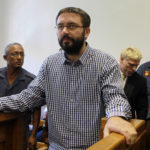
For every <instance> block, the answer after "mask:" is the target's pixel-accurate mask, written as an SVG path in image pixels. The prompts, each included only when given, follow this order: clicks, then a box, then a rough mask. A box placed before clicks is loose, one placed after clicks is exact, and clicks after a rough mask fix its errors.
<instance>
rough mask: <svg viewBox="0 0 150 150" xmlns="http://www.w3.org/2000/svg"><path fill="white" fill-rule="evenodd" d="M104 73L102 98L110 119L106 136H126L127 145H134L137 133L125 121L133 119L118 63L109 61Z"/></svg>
mask: <svg viewBox="0 0 150 150" xmlns="http://www.w3.org/2000/svg"><path fill="white" fill-rule="evenodd" d="M102 73H103V74H102V78H101V89H102V98H103V101H104V105H105V112H106V118H107V119H108V120H107V123H106V125H105V128H104V136H108V135H109V134H110V133H111V132H117V133H120V134H122V135H124V136H125V139H126V143H127V144H129V145H130V144H133V143H134V142H135V139H136V137H137V132H136V130H135V128H134V127H133V126H132V125H131V123H129V122H128V121H126V120H124V119H123V118H125V119H129V118H131V107H130V105H129V102H128V100H127V97H126V95H125V93H124V90H123V86H122V79H121V74H120V69H119V66H118V64H117V62H116V61H115V60H114V59H109V60H107V63H106V64H105V66H104V67H103V72H102ZM119 116H120V117H119ZM121 117H123V118H121Z"/></svg>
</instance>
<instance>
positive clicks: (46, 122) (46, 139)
mask: <svg viewBox="0 0 150 150" xmlns="http://www.w3.org/2000/svg"><path fill="white" fill-rule="evenodd" d="M42 138H43V141H44V142H45V143H46V144H48V118H47V113H46V118H45V127H43V135H42Z"/></svg>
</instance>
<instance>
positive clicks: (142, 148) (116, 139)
mask: <svg viewBox="0 0 150 150" xmlns="http://www.w3.org/2000/svg"><path fill="white" fill-rule="evenodd" d="M130 122H131V123H132V124H133V126H134V127H135V128H136V130H137V132H138V137H137V139H136V143H135V144H134V145H132V146H130V147H128V146H127V145H126V144H125V138H124V136H123V135H120V134H118V133H111V134H110V135H109V136H107V137H105V138H102V137H103V128H104V126H105V123H106V119H105V118H103V119H102V124H101V132H100V137H101V140H100V141H98V142H97V143H95V144H94V145H92V146H91V147H89V148H88V150H147V149H146V130H145V121H144V120H137V119H132V120H131V121H130Z"/></svg>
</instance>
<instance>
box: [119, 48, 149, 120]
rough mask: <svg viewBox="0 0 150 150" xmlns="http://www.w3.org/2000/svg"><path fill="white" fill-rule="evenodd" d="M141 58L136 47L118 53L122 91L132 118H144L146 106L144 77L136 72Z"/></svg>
mask: <svg viewBox="0 0 150 150" xmlns="http://www.w3.org/2000/svg"><path fill="white" fill-rule="evenodd" d="M141 58H142V54H141V52H140V51H139V50H138V49H136V48H132V47H128V48H126V49H124V50H123V51H122V52H121V55H120V70H121V72H122V75H123V76H124V77H125V78H124V80H125V83H124V91H125V94H126V96H127V98H128V101H129V103H130V105H131V110H132V118H136V117H137V118H138V119H143V120H145V119H146V115H147V106H148V100H147V85H146V79H145V78H143V77H142V76H140V75H139V74H137V72H136V69H137V67H138V65H139V64H140V60H141ZM135 113H136V114H135ZM136 115H137V116H136Z"/></svg>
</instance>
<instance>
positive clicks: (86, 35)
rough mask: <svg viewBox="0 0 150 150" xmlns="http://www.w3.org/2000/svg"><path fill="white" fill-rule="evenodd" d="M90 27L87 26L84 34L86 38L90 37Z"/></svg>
mask: <svg viewBox="0 0 150 150" xmlns="http://www.w3.org/2000/svg"><path fill="white" fill-rule="evenodd" d="M90 31H91V30H90V27H87V28H85V35H84V37H85V40H86V39H87V38H88V36H89V34H90Z"/></svg>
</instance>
